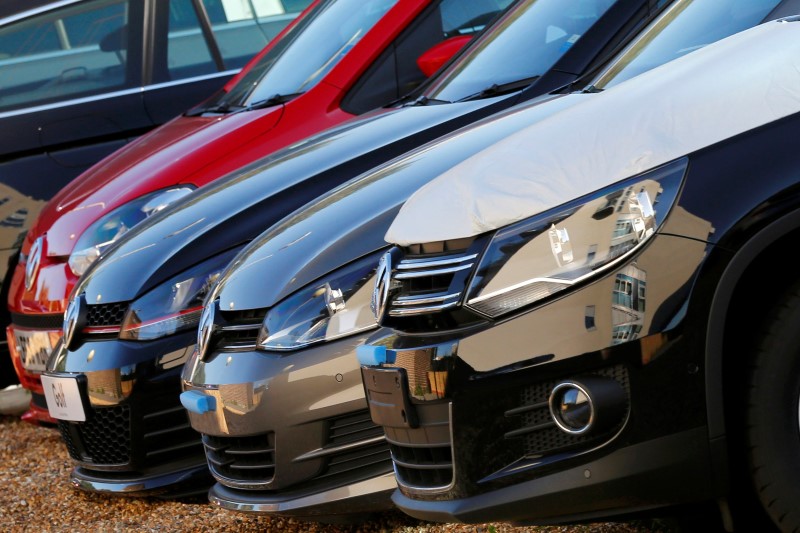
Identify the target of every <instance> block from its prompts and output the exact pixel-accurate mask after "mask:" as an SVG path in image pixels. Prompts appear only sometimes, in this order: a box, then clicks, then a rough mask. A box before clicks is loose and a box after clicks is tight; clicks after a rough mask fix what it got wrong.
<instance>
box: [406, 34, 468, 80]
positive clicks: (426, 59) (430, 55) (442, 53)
mask: <svg viewBox="0 0 800 533" xmlns="http://www.w3.org/2000/svg"><path fill="white" fill-rule="evenodd" d="M471 40H472V36H471V35H458V36H456V37H450V38H449V39H445V40H444V41H442V42H440V43H438V44H435V45H433V46H432V47H430V48H429V49H428V50H426V51H425V52H423V53H422V55H420V56H419V57H418V58H417V66H418V67H419V69H420V70H421V71H422V73H423V74H425V76H426V77H429V76H430V75H431V74H433V73H434V72H436V71H437V70H439V67H441V66H442V65H444V64H445V63H447V61H448V60H449V59H450V58H451V57H453V56H454V55H456V52H458V51H459V50H461V49H462V48H463V47H464V45H465V44H467V43H468V42H469V41H471Z"/></svg>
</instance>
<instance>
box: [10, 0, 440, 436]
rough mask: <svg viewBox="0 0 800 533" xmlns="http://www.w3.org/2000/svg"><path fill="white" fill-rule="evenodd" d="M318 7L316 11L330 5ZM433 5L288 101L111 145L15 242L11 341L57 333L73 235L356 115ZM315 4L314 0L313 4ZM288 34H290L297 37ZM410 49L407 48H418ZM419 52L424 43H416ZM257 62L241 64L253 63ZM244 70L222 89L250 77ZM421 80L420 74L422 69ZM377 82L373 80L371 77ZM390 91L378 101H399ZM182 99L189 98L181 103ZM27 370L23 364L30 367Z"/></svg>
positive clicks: (39, 408)
mask: <svg viewBox="0 0 800 533" xmlns="http://www.w3.org/2000/svg"><path fill="white" fill-rule="evenodd" d="M329 3H330V2H329V1H327V0H326V1H324V2H321V3H318V4H319V8H320V9H321V8H322V7H324V6H325V5H327V4H329ZM436 3H437V2H432V1H431V0H400V1H399V2H397V4H396V5H394V6H393V7H392V8H391V9H390V10H389V11H388V12H387V13H386V14H385V15H384V16H383V17H382V18H381V19H380V20H379V21H378V22H377V23H376V24H375V25H374V27H372V28H371V29H370V30H369V31H368V32H367V33H366V34H364V35H363V37H362V38H361V40H360V41H359V42H357V43H356V44H355V46H354V47H353V49H352V50H350V51H349V52H348V53H347V55H345V56H344V57H343V58H341V60H340V61H339V62H338V63H337V64H336V65H335V66H333V68H332V69H331V70H330V71H329V72H328V73H327V74H326V75H325V76H324V77H323V78H322V79H320V80H319V81H318V82H317V83H316V84H315V85H313V86H312V87H311V88H310V89H309V90H307V91H306V92H304V93H303V94H301V95H299V96H297V97H296V98H293V99H292V100H290V101H288V102H285V103H282V104H279V105H274V106H268V107H265V108H263V109H254V110H248V111H241V112H230V113H201V114H199V115H197V114H196V113H188V114H184V115H180V116H177V117H175V118H174V119H172V120H171V121H169V122H168V123H166V124H164V125H163V126H161V127H159V128H157V129H156V130H154V131H152V132H151V133H150V134H148V135H146V136H144V137H142V138H140V139H138V140H137V141H135V142H132V143H130V144H128V145H127V146H125V147H124V148H122V149H120V150H118V151H117V152H115V153H114V154H112V155H111V156H109V157H107V158H106V159H104V160H103V161H101V162H100V163H98V164H97V165H95V166H93V167H92V168H90V169H89V170H88V171H86V172H85V173H83V174H82V175H81V176H80V177H79V178H78V179H76V180H74V181H72V182H71V183H70V184H69V185H68V186H66V187H64V188H63V189H62V190H61V191H60V192H59V193H58V194H57V195H56V196H55V197H54V198H53V199H52V200H51V201H50V202H48V204H47V205H46V206H45V207H44V208H43V210H42V212H41V213H40V214H39V216H38V218H37V219H36V220H35V222H34V224H33V226H32V227H31V229H30V231H29V232H28V233H27V235H26V237H25V240H24V242H23V244H22V258H23V260H22V261H20V262H19V264H18V265H17V267H16V269H15V271H14V275H13V277H12V278H11V281H10V289H9V294H8V309H9V310H10V312H11V315H12V317H11V318H12V325H11V326H10V328H9V329H8V332H7V337H8V339H9V342H12V343H13V342H14V335H15V334H16V333H17V332H18V331H19V330H23V332H28V333H31V332H33V333H35V334H36V335H38V336H40V337H45V336H46V337H47V338H49V339H50V344H51V345H53V344H54V341H55V340H56V339H57V338H58V336H59V335H60V333H59V332H60V323H61V316H62V315H63V313H64V311H65V308H66V302H67V298H68V296H69V293H70V291H71V289H72V287H73V286H74V285H75V283H76V282H77V279H78V276H76V275H75V274H74V273H73V272H72V270H71V269H70V268H69V266H68V264H67V260H68V257H69V255H70V253H71V252H72V251H73V249H74V246H75V242H76V240H77V239H78V238H79V237H80V236H81V235H82V233H83V232H84V231H86V229H87V228H88V227H89V226H90V225H91V224H92V223H94V222H95V221H96V220H98V219H100V218H101V217H102V216H104V215H106V214H107V213H109V212H111V211H113V210H114V209H116V208H118V207H119V206H121V205H124V204H125V203H127V202H129V201H131V200H133V199H135V198H138V197H140V196H142V195H144V194H147V193H150V192H152V191H156V190H160V189H164V188H167V187H169V186H171V185H176V184H188V185H191V186H194V187H200V186H203V185H205V184H207V183H209V182H211V181H213V180H215V179H217V178H219V177H220V176H223V175H224V174H226V173H228V172H231V171H233V170H235V169H238V168H240V167H242V166H244V165H246V164H248V163H251V162H253V161H255V160H257V159H258V158H260V157H264V156H266V155H267V154H270V153H272V152H273V151H275V150H277V149H279V148H282V147H285V146H287V145H289V144H291V143H294V142H296V141H298V140H300V139H302V138H304V137H306V136H308V135H310V134H312V133H314V132H317V131H320V130H322V129H325V128H327V127H329V126H333V125H335V124H338V123H340V122H342V121H344V120H346V119H349V118H351V117H353V116H354V115H353V113H351V112H348V111H345V110H344V109H343V108H342V107H341V105H340V104H341V102H342V100H343V98H345V97H346V96H347V95H348V94H349V93H350V92H351V89H353V88H354V87H355V86H356V84H357V83H358V82H359V81H361V80H362V78H364V76H365V73H367V72H369V69H370V67H371V65H373V64H374V63H377V61H378V59H379V58H380V57H382V53H383V51H384V49H386V48H387V47H389V46H390V45H391V44H392V43H393V42H394V41H395V39H397V38H398V36H399V35H401V34H402V33H403V31H404V30H405V29H406V28H411V27H412V25H413V24H414V22H415V21H416V20H418V18H419V17H420V16H421V14H422V13H423V11H424V10H425V9H427V8H428V7H429V6H432V5H435V4H436ZM314 5H317V3H315V4H314ZM316 13H317V11H312V7H310V8H309V9H307V10H306V12H305V13H304V14H303V16H302V17H299V19H298V20H296V23H297V24H299V25H298V26H297V28H298V30H299V31H303V30H302V28H303V24H305V21H307V20H310V19H311V18H312V17H313V16H314V15H315V14H316ZM295 35H296V34H295V33H289V34H287V37H286V38H287V39H294V38H295ZM280 42H281V39H276V40H273V41H272V43H271V45H270V47H269V48H268V49H265V50H264V51H262V52H261V53H260V54H259V57H260V56H264V55H266V54H267V53H268V52H269V50H270V49H271V48H272V47H274V46H275V45H277V44H278V43H280ZM424 45H425V43H424V42H421V43H420V44H419V45H415V48H414V49H413V50H411V53H415V52H416V49H417V48H420V47H422V46H424ZM423 49H424V48H423ZM253 65H255V60H254V61H253V62H251V64H250V65H248V67H250V68H252V66H253ZM245 74H246V72H245V73H241V74H240V75H238V76H237V78H236V79H234V80H232V82H231V83H229V84H228V85H227V86H226V89H227V90H228V91H230V90H233V89H235V88H236V87H237V84H243V83H248V82H249V80H246V79H245V78H244V76H245ZM419 78H420V79H421V78H422V76H421V75H420V76H419ZM373 81H374V80H373ZM398 96H400V95H398V94H395V93H394V92H393V93H391V95H390V96H387V98H386V99H385V100H384V101H382V102H380V104H385V103H388V100H394V99H396V98H397V97H398ZM187 103H188V102H187ZM201 107H202V106H201ZM39 238H42V239H43V244H42V253H41V260H40V261H39V265H38V269H37V274H36V276H35V280H33V282H32V283H31V286H30V287H28V286H26V283H25V271H26V268H27V267H28V263H27V261H26V258H27V256H28V255H29V253H30V250H31V248H32V247H33V244H34V242H35V241H36V239H39ZM12 358H13V360H14V366H15V368H16V369H17V373H18V375H19V377H20V380H21V382H22V384H23V385H24V386H25V387H26V388H29V389H30V390H31V391H32V393H33V397H32V401H31V409H30V410H29V411H28V412H27V413H26V414H25V415H23V419H25V420H28V421H31V422H40V421H42V422H47V423H54V420H53V419H52V418H50V416H49V414H48V412H47V408H46V404H45V402H44V397H43V396H42V395H43V392H42V388H41V382H40V380H39V376H38V373H39V372H40V371H41V369H40V368H38V367H37V366H34V365H28V364H27V363H23V361H22V360H21V357H20V354H19V352H18V351H17V350H13V352H12ZM28 368H30V369H28Z"/></svg>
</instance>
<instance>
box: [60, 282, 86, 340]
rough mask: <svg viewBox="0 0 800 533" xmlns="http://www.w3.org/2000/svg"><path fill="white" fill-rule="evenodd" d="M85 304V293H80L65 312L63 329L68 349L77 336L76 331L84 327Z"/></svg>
mask: <svg viewBox="0 0 800 533" xmlns="http://www.w3.org/2000/svg"><path fill="white" fill-rule="evenodd" d="M83 304H84V298H83V294H79V295H78V296H76V297H74V298H73V299H72V300H70V302H69V306H67V310H66V312H65V313H64V325H63V326H62V329H63V334H64V347H66V348H67V349H69V347H70V345H71V344H72V339H73V337H74V336H75V332H76V331H77V330H78V329H79V328H80V327H82V324H83V322H85V321H86V320H85V311H84V308H85V306H84V305H83Z"/></svg>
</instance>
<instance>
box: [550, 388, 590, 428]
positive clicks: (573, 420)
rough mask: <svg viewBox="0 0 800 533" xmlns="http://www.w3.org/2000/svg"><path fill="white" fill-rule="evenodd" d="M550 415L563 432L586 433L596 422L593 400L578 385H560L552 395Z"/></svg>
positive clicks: (554, 389)
mask: <svg viewBox="0 0 800 533" xmlns="http://www.w3.org/2000/svg"><path fill="white" fill-rule="evenodd" d="M550 414H551V415H552V416H553V420H554V421H555V423H556V425H558V427H559V428H561V429H562V430H563V431H566V432H567V433H572V434H575V435H578V434H581V433H584V432H586V431H588V430H589V428H590V427H591V426H592V422H593V421H594V405H593V404H592V398H591V396H589V393H588V392H586V391H585V390H584V389H583V388H581V386H580V385H578V384H577V383H573V382H564V383H559V384H558V385H556V386H555V388H553V391H552V392H551V393H550Z"/></svg>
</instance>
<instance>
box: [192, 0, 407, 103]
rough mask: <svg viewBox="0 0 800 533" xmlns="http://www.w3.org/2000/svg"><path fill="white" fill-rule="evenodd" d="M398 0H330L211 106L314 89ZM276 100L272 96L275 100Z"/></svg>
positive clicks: (298, 25)
mask: <svg viewBox="0 0 800 533" xmlns="http://www.w3.org/2000/svg"><path fill="white" fill-rule="evenodd" d="M396 3H397V0H330V1H328V2H323V3H322V4H321V5H320V6H319V7H317V8H316V9H315V11H314V12H313V13H310V14H309V16H307V17H304V19H303V20H301V21H299V22H298V24H297V25H295V26H294V27H293V28H292V29H291V30H290V31H289V33H287V34H286V36H285V37H284V38H283V39H281V41H280V42H278V43H276V45H275V47H274V48H273V49H272V50H270V51H269V52H268V53H267V54H265V55H264V57H262V58H261V59H260V60H259V61H258V62H257V63H256V64H254V65H253V67H252V68H251V69H250V70H249V71H248V72H247V74H246V75H245V76H243V77H242V79H240V80H239V81H238V82H237V83H236V85H234V86H233V87H232V88H231V90H230V91H228V92H227V93H224V94H222V95H221V96H220V98H219V99H218V100H217V101H215V102H214V101H212V102H209V103H208V104H210V106H212V107H213V106H217V107H226V108H231V109H235V108H237V107H239V108H240V107H244V106H247V105H252V104H257V103H259V102H263V101H265V100H268V99H271V98H274V97H276V96H283V97H286V96H287V95H295V94H298V93H302V92H305V91H307V90H308V89H310V88H311V87H313V86H314V85H315V84H316V83H317V82H318V81H319V80H320V79H321V78H322V77H323V76H324V75H325V74H327V73H328V71H330V70H331V69H332V68H333V67H334V66H335V65H336V64H337V63H338V62H339V60H341V59H342V57H344V55H345V54H346V53H347V52H348V51H349V50H350V49H351V48H352V47H353V46H355V44H356V43H357V42H358V41H359V40H360V39H361V38H362V37H363V36H364V34H365V33H367V32H368V31H369V30H370V28H372V26H374V25H375V23H377V22H378V21H379V20H380V19H381V17H383V15H384V14H385V13H386V12H387V11H389V9H390V8H391V7H392V6H394V5H395V4H396ZM279 100H280V98H275V101H276V102H277V101H279Z"/></svg>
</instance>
